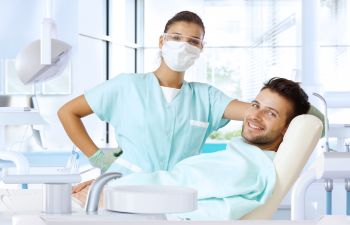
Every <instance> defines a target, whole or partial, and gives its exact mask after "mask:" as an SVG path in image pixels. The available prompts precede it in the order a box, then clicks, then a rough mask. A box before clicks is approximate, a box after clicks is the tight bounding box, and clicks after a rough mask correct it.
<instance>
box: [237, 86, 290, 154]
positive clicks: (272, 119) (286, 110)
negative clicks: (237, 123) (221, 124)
mask: <svg viewBox="0 0 350 225" xmlns="http://www.w3.org/2000/svg"><path fill="white" fill-rule="evenodd" d="M292 112H293V106H292V103H291V102H289V101H288V100H287V99H286V98H284V97H282V96H281V95H279V94H278V93H276V92H273V91H271V90H270V89H268V88H267V89H264V90H262V91H260V93H259V94H258V96H257V97H256V99H255V100H254V101H253V102H252V103H251V107H250V108H249V110H248V111H247V113H246V114H245V118H244V122H243V130H242V136H243V137H244V138H245V140H246V141H247V142H249V143H251V144H253V145H256V146H257V147H259V148H261V149H265V150H274V151H275V150H277V149H278V146H279V144H280V143H281V142H282V139H283V135H284V133H285V132H286V130H287V128H288V124H287V121H288V117H289V115H290V114H291V113H292Z"/></svg>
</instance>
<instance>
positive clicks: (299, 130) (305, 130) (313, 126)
mask: <svg viewBox="0 0 350 225" xmlns="http://www.w3.org/2000/svg"><path fill="white" fill-rule="evenodd" d="M322 127H323V126H322V122H321V120H320V119H318V118H317V117H315V116H313V115H300V116H297V117H295V118H294V119H293V120H292V122H291V123H290V125H289V127H288V130H287V132H286V134H285V135H284V138H283V141H282V143H281V145H280V146H279V148H278V151H277V154H276V156H275V158H274V161H273V162H274V164H275V168H276V175H277V177H276V178H277V179H276V186H275V189H274V192H273V194H272V196H271V197H270V199H269V200H268V201H267V202H266V203H265V204H264V205H262V206H260V207H258V208H257V209H255V210H253V211H252V212H250V213H248V214H247V215H245V216H244V217H242V218H241V219H247V220H255V219H256V220H258V219H259V220H260V219H271V217H272V215H273V213H274V212H275V211H276V210H277V207H278V206H279V204H280V202H281V201H282V199H283V198H284V196H285V195H286V194H287V192H288V191H289V189H290V188H291V187H292V186H293V184H294V182H295V181H296V179H297V178H298V176H299V174H300V172H301V171H302V169H303V167H304V165H305V164H306V162H307V160H308V158H309V156H310V154H311V152H312V151H313V150H314V148H315V147H316V145H317V142H318V140H319V139H320V136H321V133H322Z"/></svg>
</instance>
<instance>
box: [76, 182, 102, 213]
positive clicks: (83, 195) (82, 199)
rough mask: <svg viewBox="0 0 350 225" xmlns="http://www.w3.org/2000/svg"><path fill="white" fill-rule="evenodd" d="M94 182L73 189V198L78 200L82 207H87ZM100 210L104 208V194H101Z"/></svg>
mask: <svg viewBox="0 0 350 225" xmlns="http://www.w3.org/2000/svg"><path fill="white" fill-rule="evenodd" d="M92 182H94V180H88V181H85V182H83V183H80V184H78V185H75V186H74V187H73V188H72V197H73V198H74V199H76V200H78V202H79V204H80V206H81V207H85V205H86V200H87V196H88V193H89V189H90V186H91V184H92ZM98 205H99V208H101V207H102V206H103V193H102V192H101V195H100V201H99V203H98Z"/></svg>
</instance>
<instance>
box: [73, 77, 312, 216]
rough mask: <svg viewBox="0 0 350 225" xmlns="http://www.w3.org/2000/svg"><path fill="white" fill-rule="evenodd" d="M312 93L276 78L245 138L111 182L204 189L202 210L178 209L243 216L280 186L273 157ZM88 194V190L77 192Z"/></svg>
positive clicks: (248, 117) (257, 103)
mask: <svg viewBox="0 0 350 225" xmlns="http://www.w3.org/2000/svg"><path fill="white" fill-rule="evenodd" d="M309 108H310V104H309V102H308V96H307V95H306V94H305V92H304V91H303V90H302V89H301V88H300V86H299V84H298V83H296V82H293V81H290V80H287V79H284V78H272V79H271V80H269V81H268V82H267V83H266V84H264V86H263V88H262V89H261V91H260V93H259V94H258V95H257V97H256V98H255V100H253V101H252V103H251V107H250V108H249V110H248V111H247V112H246V114H245V118H244V121H243V129H242V137H237V138H233V139H232V140H231V141H230V143H229V144H228V146H227V148H226V150H224V151H219V152H215V153H208V154H201V155H197V156H193V157H190V158H187V159H185V160H182V161H181V162H179V163H178V164H177V165H176V166H175V167H174V168H172V169H171V170H170V171H156V172H152V173H142V172H141V173H134V174H131V175H128V176H125V177H122V178H120V179H118V180H115V181H114V182H112V183H110V185H121V184H162V185H181V186H187V187H191V188H194V189H196V190H197V191H198V210H196V211H194V212H190V213H185V214H178V216H179V217H181V218H190V219H194V220H196V219H199V220H227V219H239V218H240V217H242V216H243V215H245V214H247V213H248V212H250V211H252V210H253V209H254V208H256V207H258V206H259V205H262V204H264V203H265V202H266V200H267V198H268V197H269V196H270V194H271V193H272V191H273V188H274V185H275V170H274V166H273V162H272V159H273V157H274V154H275V152H276V151H277V149H278V146H279V145H280V143H281V142H282V139H283V135H284V134H285V132H286V130H287V128H288V125H289V123H290V121H291V120H292V119H293V118H294V117H296V116H298V115H301V114H305V113H307V112H308V110H309ZM75 197H76V198H78V199H79V198H80V199H81V198H84V197H85V194H84V192H81V193H79V192H78V193H76V194H75Z"/></svg>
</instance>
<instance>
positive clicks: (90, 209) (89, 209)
mask: <svg viewBox="0 0 350 225" xmlns="http://www.w3.org/2000/svg"><path fill="white" fill-rule="evenodd" d="M121 176H122V174H121V173H116V172H113V173H105V174H103V175H101V176H99V177H98V178H97V179H96V180H95V182H94V183H92V185H91V187H90V190H89V193H88V198H87V202H86V206H85V211H86V213H87V214H94V213H97V210H98V202H99V201H100V194H101V191H102V189H103V187H104V186H105V185H106V184H107V183H108V182H109V181H110V180H112V179H118V178H120V177H121Z"/></svg>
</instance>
